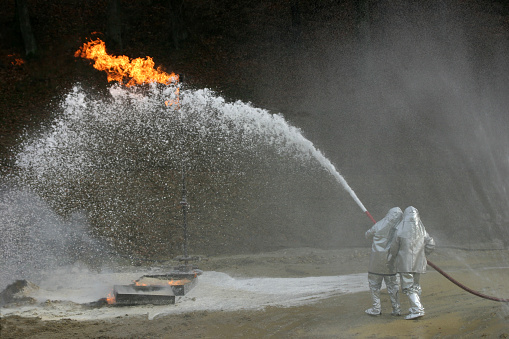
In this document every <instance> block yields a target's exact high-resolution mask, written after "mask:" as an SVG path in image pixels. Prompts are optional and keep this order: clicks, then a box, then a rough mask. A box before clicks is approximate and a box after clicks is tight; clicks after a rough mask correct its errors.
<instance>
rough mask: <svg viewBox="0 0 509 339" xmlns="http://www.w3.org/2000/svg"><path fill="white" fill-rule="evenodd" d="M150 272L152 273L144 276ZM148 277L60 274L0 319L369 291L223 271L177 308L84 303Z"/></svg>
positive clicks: (290, 301)
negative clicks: (32, 300) (237, 275)
mask: <svg viewBox="0 0 509 339" xmlns="http://www.w3.org/2000/svg"><path fill="white" fill-rule="evenodd" d="M148 273H153V272H148ZM143 274H147V272H145V273H141V272H129V273H100V274H98V273H95V274H93V273H91V272H85V271H83V272H58V274H53V275H52V276H51V278H48V279H47V280H45V281H43V282H41V284H40V288H39V290H37V291H33V292H31V293H32V295H29V296H31V297H33V298H35V299H37V303H36V304H34V305H29V306H23V307H10V308H3V309H2V310H1V314H2V316H7V315H18V316H22V317H40V318H41V319H43V320H58V319H64V318H65V319H74V320H93V319H105V318H114V317H119V316H147V318H148V319H153V318H155V317H157V316H162V315H168V314H179V313H188V312H196V311H221V310H222V311H237V310H260V309H263V308H265V307H268V306H277V307H292V306H298V305H303V304H308V303H313V302H317V301H319V300H323V299H324V298H329V297H332V296H335V295H341V294H347V293H356V292H360V291H367V290H368V285H367V279H366V274H365V273H363V274H350V275H343V276H321V277H305V278H263V277H260V278H233V277H231V276H229V275H227V274H225V273H221V272H214V271H206V272H204V273H203V274H202V275H201V276H199V278H198V283H197V284H196V286H195V287H194V288H193V289H192V290H191V291H190V292H189V293H188V294H187V295H185V296H183V297H177V301H176V304H175V305H164V306H153V305H146V306H133V307H121V306H115V307H112V306H105V307H100V308H93V309H92V308H89V307H85V306H83V305H82V304H85V303H89V302H93V301H96V300H98V299H100V298H104V297H106V296H107V294H108V293H109V292H111V290H112V289H113V285H115V284H129V283H131V281H132V280H134V279H137V278H139V277H140V276H141V275H143Z"/></svg>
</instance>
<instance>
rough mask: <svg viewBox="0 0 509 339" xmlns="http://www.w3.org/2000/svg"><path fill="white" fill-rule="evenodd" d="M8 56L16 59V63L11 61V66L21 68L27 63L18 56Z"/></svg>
mask: <svg viewBox="0 0 509 339" xmlns="http://www.w3.org/2000/svg"><path fill="white" fill-rule="evenodd" d="M7 56H8V57H12V58H14V61H11V65H13V66H21V65H23V64H24V63H25V60H23V59H22V58H19V57H17V55H16V54H9V55H7Z"/></svg>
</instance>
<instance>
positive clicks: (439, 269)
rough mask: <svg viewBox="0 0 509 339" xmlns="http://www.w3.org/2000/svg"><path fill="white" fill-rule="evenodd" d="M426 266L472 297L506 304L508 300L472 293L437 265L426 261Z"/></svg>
mask: <svg viewBox="0 0 509 339" xmlns="http://www.w3.org/2000/svg"><path fill="white" fill-rule="evenodd" d="M428 265H430V266H431V267H433V268H434V269H435V270H436V271H437V272H438V273H440V274H441V275H443V276H444V277H446V278H447V279H448V280H449V281H450V282H452V283H453V284H455V285H456V286H458V287H460V288H462V289H463V290H465V291H467V292H469V293H472V294H473V295H476V296H478V297H481V298H484V299H488V300H493V301H500V302H506V303H507V302H509V299H504V298H496V297H492V296H489V295H486V294H482V293H480V292H478V291H474V290H473V289H471V288H468V287H466V286H465V285H463V284H462V283H460V282H459V281H457V280H456V279H454V278H453V277H451V276H450V275H449V274H447V273H445V272H444V271H443V270H442V269H441V268H440V267H438V266H437V265H435V264H434V263H432V262H431V261H429V260H428Z"/></svg>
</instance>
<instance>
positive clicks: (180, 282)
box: [134, 279, 191, 286]
mask: <svg viewBox="0 0 509 339" xmlns="http://www.w3.org/2000/svg"><path fill="white" fill-rule="evenodd" d="M190 282H191V280H189V279H181V280H168V282H167V284H168V285H170V286H174V285H185V284H188V283H190ZM134 284H135V285H136V286H161V284H147V283H141V282H139V281H134Z"/></svg>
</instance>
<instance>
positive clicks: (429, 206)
mask: <svg viewBox="0 0 509 339" xmlns="http://www.w3.org/2000/svg"><path fill="white" fill-rule="evenodd" d="M369 6H370V7H369V10H368V14H367V15H366V18H364V21H361V25H359V26H356V24H355V21H354V20H353V19H352V18H350V20H348V18H347V19H346V20H338V22H337V24H336V25H329V26H324V27H322V28H321V30H320V34H318V33H316V32H315V34H314V35H312V36H311V34H312V33H313V32H312V33H309V34H310V36H309V37H306V38H308V39H307V40H306V43H305V44H300V45H292V46H290V47H289V48H288V49H287V50H286V53H292V56H293V57H294V61H293V64H291V65H288V64H286V65H285V64H278V63H279V62H280V61H279V60H278V58H277V55H281V54H284V52H281V51H280V48H279V49H274V50H273V51H272V52H273V55H274V56H275V58H274V60H273V61H271V60H270V59H267V64H266V65H264V66H262V67H261V70H260V73H261V74H262V75H263V76H262V78H264V80H263V84H265V83H270V84H272V85H273V86H272V87H271V86H269V87H268V89H267V87H264V86H257V85H256V84H257V83H258V82H260V81H259V80H257V79H253V81H254V84H253V88H254V89H253V90H254V91H255V92H256V95H258V98H259V100H260V101H261V102H264V103H265V104H266V105H267V106H268V107H272V108H273V109H274V110H279V111H282V112H283V114H284V115H285V117H286V118H287V119H289V120H290V121H292V122H293V123H295V124H296V125H298V126H300V127H301V128H302V130H303V131H304V134H305V135H306V136H307V137H308V138H309V139H310V140H312V141H313V142H314V143H315V145H316V146H317V147H318V148H319V149H321V150H322V151H323V152H324V154H325V155H326V156H327V157H329V159H330V160H331V162H332V163H334V164H335V165H336V166H337V167H338V168H339V169H340V171H341V173H342V174H343V175H344V177H345V178H346V180H347V181H348V182H349V183H350V185H351V186H352V188H353V189H354V190H355V191H356V192H357V194H358V196H359V198H360V199H361V200H362V201H363V203H364V205H365V206H366V208H367V209H368V210H369V211H370V212H371V214H373V216H374V217H375V219H378V218H381V217H382V216H383V215H385V213H386V212H387V210H388V209H390V208H391V207H393V206H400V207H401V208H403V209H404V208H405V207H407V206H410V205H412V206H415V207H417V208H418V209H419V211H420V213H421V217H422V220H423V222H424V224H425V226H426V227H427V229H428V231H429V232H430V233H433V234H434V236H435V237H436V238H438V239H437V240H438V242H439V244H440V245H449V246H463V247H474V248H475V247H479V246H481V247H482V246H507V241H508V238H509V233H508V232H509V229H508V227H507V222H508V217H509V215H508V212H507V205H508V197H507V189H508V184H509V182H508V179H507V178H508V177H509V176H508V174H509V162H508V158H509V157H508V156H509V151H508V150H509V147H508V146H509V140H508V135H509V134H508V130H507V129H508V127H507V126H509V124H508V122H509V121H508V120H509V115H508V114H507V113H508V112H507V107H508V105H507V104H508V97H507V95H506V93H508V89H509V88H508V87H509V84H508V83H507V79H508V75H509V72H508V70H509V67H508V66H509V65H508V61H507V58H506V57H504V56H506V55H507V52H508V51H509V50H508V44H507V42H508V39H507V38H508V36H507V33H506V31H505V30H503V29H502V28H501V26H503V25H502V24H501V23H500V22H497V21H496V20H494V18H495V17H496V16H494V15H493V14H494V13H495V12H496V11H497V10H500V8H498V7H496V5H493V4H490V3H487V2H482V3H481V2H468V3H463V2H462V3H459V2H458V3H456V2H443V1H431V2H428V1H427V2H418V1H404V2H403V1H402V2H399V1H397V2H394V1H391V2H378V3H371V4H370V5H369ZM331 11H333V10H331ZM333 13H334V14H331V15H338V19H339V15H340V13H339V12H337V13H336V12H333ZM343 19H344V18H343ZM362 25H364V26H362ZM366 26H367V27H366ZM352 27H353V28H352ZM316 30H317V31H318V30H319V29H316ZM352 30H357V34H356V35H354V36H355V38H352V36H353V35H351V34H349V33H350V32H351V31H352ZM274 64H276V65H277V66H274ZM267 78H268V79H269V80H267ZM274 93H277V95H274ZM324 199H327V197H324ZM338 208H340V209H342V214H341V216H340V220H338V221H337V223H338V232H345V231H344V230H345V229H352V228H353V229H356V230H357V232H358V235H359V237H362V234H363V232H364V230H366V229H367V228H368V227H369V220H368V219H367V218H364V219H363V216H362V215H360V214H359V215H354V214H349V213H348V211H349V209H350V206H348V205H346V206H338ZM340 225H341V226H340ZM359 242H360V241H359Z"/></svg>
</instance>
